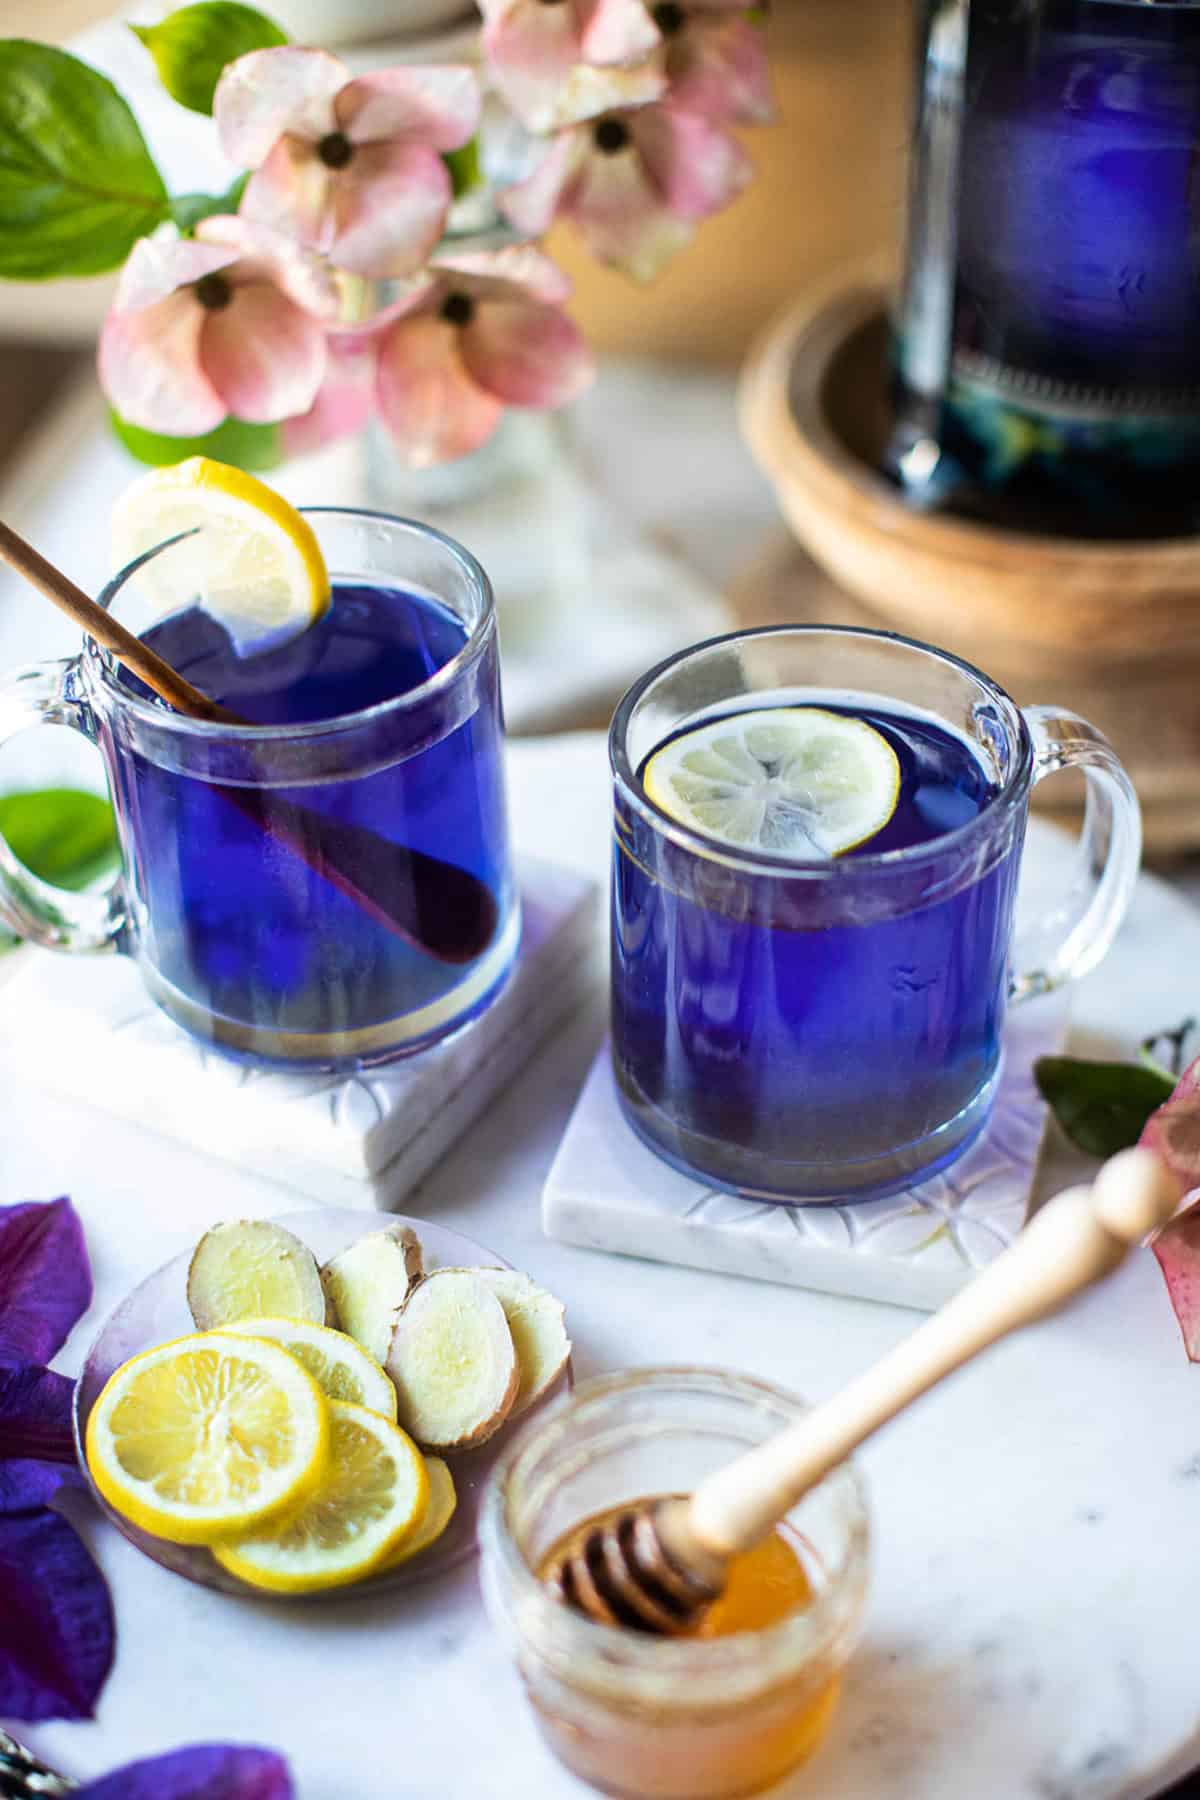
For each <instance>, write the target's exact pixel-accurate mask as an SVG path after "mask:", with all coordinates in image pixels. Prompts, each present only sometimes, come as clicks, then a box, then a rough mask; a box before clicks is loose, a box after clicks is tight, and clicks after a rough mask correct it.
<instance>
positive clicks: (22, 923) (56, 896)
mask: <svg viewBox="0 0 1200 1800" xmlns="http://www.w3.org/2000/svg"><path fill="white" fill-rule="evenodd" d="M77 682H78V664H77V663H76V661H75V660H74V658H72V659H70V660H68V661H63V662H47V663H32V664H31V665H30V666H29V667H28V668H25V669H17V670H16V671H15V672H14V673H13V674H11V675H7V676H5V677H4V678H3V679H0V747H3V745H5V744H6V743H7V742H8V740H9V739H10V738H13V737H16V735H17V733H18V732H21V731H28V730H29V729H30V727H31V726H34V725H68V726H70V728H71V730H72V731H78V732H80V733H81V734H82V735H83V736H84V737H85V738H86V739H87V740H88V742H89V743H90V744H94V743H95V742H96V730H95V726H94V724H93V722H92V715H91V709H90V707H88V705H87V704H86V702H84V701H82V700H80V699H79V698H78V695H77V693H76V684H77ZM125 917H126V914H125V898H124V887H123V883H122V878H121V874H120V871H118V872H117V874H116V875H115V876H114V877H113V879H112V880H111V881H110V882H109V884H108V886H107V887H106V888H104V889H102V890H101V891H99V892H93V893H86V894H71V893H68V892H67V891H66V890H65V889H63V888H56V887H52V886H51V885H50V883H49V882H47V881H39V880H38V878H37V876H36V875H32V874H31V873H30V872H29V870H28V869H27V868H26V867H25V865H24V863H22V862H19V861H18V860H17V858H16V857H15V856H14V855H13V853H12V851H11V850H10V849H9V847H8V845H7V844H6V843H5V841H4V838H3V837H2V836H0V923H3V924H5V925H8V926H10V927H11V928H12V930H14V931H15V932H17V933H18V935H19V936H20V937H23V938H27V939H28V940H29V941H30V942H31V943H34V944H41V945H42V946H43V947H44V948H45V949H47V950H89V951H95V950H115V949H117V947H118V940H119V939H120V937H121V934H122V933H123V931H124V929H125Z"/></svg>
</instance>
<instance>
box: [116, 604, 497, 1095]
mask: <svg viewBox="0 0 1200 1800" xmlns="http://www.w3.org/2000/svg"><path fill="white" fill-rule="evenodd" d="M143 637H144V640H145V642H146V643H147V644H149V646H150V647H151V648H152V649H154V650H156V651H157V652H158V654H159V655H160V656H161V657H163V658H164V660H165V661H166V662H168V663H170V664H171V665H172V666H173V667H174V668H175V669H177V670H178V671H179V672H180V673H181V674H183V675H184V676H185V677H186V678H187V679H188V680H189V681H190V682H192V683H193V685H194V686H196V687H197V688H199V689H200V690H201V691H202V692H203V693H205V694H207V695H209V696H210V697H211V698H212V699H215V700H217V701H219V702H221V703H222V704H223V705H225V706H227V707H228V708H229V709H230V710H231V711H232V712H234V713H235V714H237V715H238V716H239V717H240V718H241V719H243V720H244V721H246V722H248V723H250V724H253V725H256V726H259V727H264V728H266V730H267V731H268V732H270V734H271V735H270V737H269V738H268V737H267V736H266V733H264V737H263V739H262V742H261V746H260V744H259V742H258V740H257V738H256V737H251V736H249V735H248V734H246V735H243V737H242V739H241V741H240V742H238V743H236V744H234V743H230V744H227V745H225V746H223V747H222V749H221V751H220V753H219V755H217V756H216V758H215V766H214V767H213V768H212V769H202V768H200V767H198V766H196V765H197V760H198V759H197V756H196V753H195V748H194V746H193V747H192V749H191V751H190V755H189V761H188V766H187V767H183V766H180V764H179V762H178V760H177V759H176V758H175V757H173V756H172V755H171V754H169V753H167V754H161V755H160V754H157V753H155V750H154V749H153V748H151V746H149V745H147V744H145V743H131V744H129V745H120V744H118V747H117V748H116V750H115V752H114V753H113V754H112V755H110V757H109V762H110V766H111V767H113V768H114V769H115V770H116V777H117V780H116V788H117V791H116V793H115V796H114V797H115V800H116V807H117V813H118V818H119V819H120V820H121V822H122V832H123V840H124V848H125V852H126V858H127V862H128V863H130V864H132V865H133V866H132V874H133V878H134V886H135V889H136V891H137V894H138V898H139V903H140V907H141V909H142V926H141V931H140V945H139V952H140V956H141V958H142V961H143V973H144V974H145V975H146V979H147V981H148V983H149V985H150V987H151V991H152V993H153V994H154V997H155V998H156V1000H157V1001H158V1002H159V1004H160V1005H161V1006H162V1007H163V1008H164V1010H165V1011H167V1012H169V1013H170V1014H171V1015H172V1016H173V1017H175V1018H176V1019H177V1020H178V1021H179V1022H180V1023H181V1024H183V1025H185V1026H186V1027H187V1028H188V1029H190V1030H192V1031H193V1032H195V1033H196V1034H198V1035H199V1036H201V1037H203V1038H210V1039H213V1040H215V1041H216V1042H217V1043H219V1044H221V1045H222V1046H223V1047H225V1048H227V1049H233V1050H237V1051H243V1052H249V1053H252V1054H254V1055H255V1056H259V1057H266V1058H271V1059H282V1060H287V1061H289V1062H293V1063H294V1062H305V1061H308V1062H313V1063H322V1064H329V1063H338V1062H342V1063H344V1062H346V1061H349V1060H360V1059H361V1060H365V1061H370V1060H373V1059H375V1058H377V1057H378V1056H379V1055H381V1054H383V1055H390V1054H395V1053H396V1052H397V1051H398V1050H411V1049H415V1048H417V1047H419V1046H420V1045H422V1044H424V1043H426V1042H428V1041H430V1040H431V1039H433V1038H435V1037H437V1036H439V1035H441V1034H442V1033H443V1032H444V1031H445V1030H446V1029H447V1028H448V1027H450V1026H452V1025H457V1024H460V1023H462V1022H463V1021H464V1020H465V1019H467V1018H470V1017H472V1016H473V1015H474V1014H475V1013H476V1012H478V1011H479V1010H480V1009H481V1008H482V1007H483V1006H484V1005H485V1004H486V1003H487V1001H488V1000H489V999H490V998H491V996H492V994H493V993H494V991H495V989H496V988H497V986H498V985H499V983H500V982H501V980H502V979H503V976H504V974H505V973H506V971H507V968H508V965H509V962H510V960H511V956H512V950H513V945H514V942H515V935H516V931H517V928H518V927H517V916H516V911H515V908H514V905H513V896H512V889H511V878H510V875H509V870H508V840H507V822H506V815H505V804H504V791H503V773H502V767H501V741H500V740H501V725H500V709H499V700H498V690H497V679H498V678H497V670H496V662H495V647H494V639H493V641H492V644H491V646H490V649H489V651H487V652H486V653H485V654H484V656H483V657H482V658H480V659H479V661H478V662H477V663H476V665H475V666H474V668H473V669H472V670H470V671H468V672H467V673H466V674H464V675H462V676H460V677H458V678H457V679H456V680H454V681H451V680H450V679H449V674H450V671H451V665H453V664H454V662H455V659H456V658H460V657H461V656H462V653H463V652H464V650H465V648H466V646H467V643H468V637H469V633H468V630H467V626H466V625H465V623H464V621H463V620H462V619H461V618H460V617H459V616H458V615H457V614H456V613H455V612H453V611H452V610H451V609H450V608H449V607H448V606H445V605H443V604H442V603H441V602H440V601H439V600H437V599H436V598H434V597H433V596H431V595H427V594H423V593H419V592H415V591H408V590H405V589H403V588H401V587H398V586H387V585H383V584H382V583H379V584H373V583H369V582H348V581H337V580H335V581H334V584H333V600H332V605H331V607H330V608H329V610H328V612H327V613H326V614H325V615H324V616H323V617H322V618H320V619H319V620H318V621H317V622H316V623H315V624H313V625H311V626H310V627H308V629H307V630H306V631H304V632H303V633H302V634H301V635H300V636H299V637H297V638H295V639H294V640H293V641H292V642H291V643H290V644H288V645H286V646H284V647H282V648H279V649H275V650H268V651H265V652H262V653H259V654H257V655H253V656H249V657H244V658H243V657H241V656H239V655H237V654H236V653H235V651H234V648H233V645H232V644H231V642H230V639H229V637H228V636H227V634H226V632H225V630H224V628H223V626H221V625H220V624H218V623H217V622H216V621H215V620H214V619H213V618H212V617H211V616H210V615H209V614H208V613H206V612H205V611H203V610H202V609H201V608H200V607H198V606H191V607H188V608H187V609H185V610H182V611H180V612H177V613H175V614H174V615H172V616H171V617H169V618H167V619H165V620H163V621H162V622H161V623H159V624H157V625H155V626H153V627H152V628H151V629H150V630H148V631H146V632H144V633H143ZM439 671H446V672H447V679H446V681H445V684H444V685H443V686H442V687H441V689H440V690H439V688H438V684H437V682H436V680H434V681H433V683H432V686H431V689H430V692H429V694H428V695H427V696H426V697H425V698H424V699H421V698H420V691H421V690H422V688H423V687H424V686H425V684H427V683H430V682H431V680H432V678H435V677H437V675H438V673H439ZM117 679H118V684H119V685H120V686H121V687H123V688H126V689H127V690H130V691H134V692H136V693H138V694H139V695H140V696H145V694H146V690H145V689H144V688H142V687H141V684H140V683H139V682H138V681H137V680H136V678H135V677H132V676H130V675H128V674H125V673H122V674H120V675H119V676H118V678H117ZM464 683H465V684H466V687H467V688H468V689H469V690H470V692H469V693H468V694H466V695H464ZM405 696H411V697H413V699H414V701H415V702H416V707H415V711H411V712H406V713H401V714H400V715H397V714H396V712H395V709H394V707H393V706H392V704H391V703H393V702H396V701H398V700H400V699H402V698H404V697H405ZM321 721H331V722H335V723H333V724H331V735H330V739H329V743H328V745H327V746H326V748H325V751H324V753H322V750H321V748H320V743H319V738H318V740H317V744H316V747H315V748H314V749H313V752H312V754H311V755H307V754H306V747H305V744H304V743H303V742H297V743H291V742H289V740H288V736H287V730H286V728H289V727H303V726H312V725H314V724H318V723H319V722H321ZM281 728H282V731H281ZM103 729H104V728H103V726H102V730H103ZM118 729H119V726H118ZM289 759H290V769H289ZM310 774H311V778H307V777H308V776H309V775H310ZM214 777H215V778H214Z"/></svg>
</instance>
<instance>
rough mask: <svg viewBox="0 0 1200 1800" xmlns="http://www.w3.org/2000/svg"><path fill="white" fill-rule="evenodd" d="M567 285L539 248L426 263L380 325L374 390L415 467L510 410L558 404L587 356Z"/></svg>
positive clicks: (470, 439)
mask: <svg viewBox="0 0 1200 1800" xmlns="http://www.w3.org/2000/svg"><path fill="white" fill-rule="evenodd" d="M570 291H571V284H570V282H569V280H568V279H567V277H566V276H565V275H564V274H563V272H562V270H561V269H559V268H557V267H556V266H555V264H554V263H552V262H551V261H550V259H549V258H548V257H546V256H543V255H542V254H541V252H540V251H537V250H532V249H528V248H525V247H512V248H509V249H506V250H498V251H478V252H473V253H468V252H464V253H462V254H461V255H457V256H447V257H443V258H439V260H438V261H437V262H435V263H431V264H430V266H429V268H428V269H427V270H426V272H425V274H424V276H423V277H422V278H420V279H419V280H418V281H417V282H416V283H415V284H414V286H413V288H412V289H411V291H410V292H409V293H408V294H407V295H405V296H403V297H402V298H401V299H400V300H399V301H397V302H396V303H395V304H394V305H393V306H391V307H389V308H388V310H387V312H386V313H385V314H384V315H382V317H381V321H380V325H379V328H378V362H377V367H376V377H375V391H376V398H377V400H378V404H379V411H380V414H381V416H382V418H383V420H384V423H385V424H386V425H387V427H388V430H389V431H390V432H391V435H392V437H393V438H394V440H395V442H396V444H397V446H398V447H399V449H400V450H401V452H402V454H403V455H405V457H406V458H407V460H408V461H409V462H410V463H411V464H413V466H415V467H426V466H428V465H429V464H431V463H438V462H449V461H450V460H451V459H453V458H455V457H459V456H466V455H468V454H469V453H470V452H471V451H472V450H477V449H478V448H479V446H480V445H481V444H484V443H486V441H487V439H488V438H489V437H491V435H492V433H493V432H494V431H495V429H496V427H497V426H498V425H499V423H500V420H501V418H502V416H503V413H504V409H505V407H506V406H523V407H532V408H536V409H542V408H547V407H554V406H562V405H563V404H565V402H566V401H568V400H571V399H573V398H574V396H575V395H576V394H578V393H579V392H581V390H582V389H583V388H584V387H586V386H587V384H588V382H589V381H590V380H591V378H592V359H591V355H590V353H589V351H588V349H587V346H586V344H585V343H584V341H583V338H582V337H581V335H580V333H579V331H578V330H577V329H576V327H575V326H574V325H573V324H572V322H571V320H570V319H569V318H568V317H567V316H566V314H565V313H564V312H563V311H562V310H561V309H562V305H563V302H564V301H565V300H566V299H567V296H568V295H569V293H570Z"/></svg>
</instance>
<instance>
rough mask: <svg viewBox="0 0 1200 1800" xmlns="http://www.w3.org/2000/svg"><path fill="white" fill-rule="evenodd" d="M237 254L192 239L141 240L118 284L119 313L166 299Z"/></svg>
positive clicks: (221, 265) (210, 272)
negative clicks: (177, 289)
mask: <svg viewBox="0 0 1200 1800" xmlns="http://www.w3.org/2000/svg"><path fill="white" fill-rule="evenodd" d="M235 255H236V252H235V251H233V250H230V249H228V248H222V247H221V246H219V245H217V244H198V243H195V242H194V241H193V240H191V239H190V238H175V237H161V238H160V237H144V238H139V239H138V241H137V243H136V244H135V245H134V246H133V249H132V250H131V251H130V252H129V255H128V257H127V258H126V261H125V267H124V268H123V269H122V270H121V278H120V280H119V282H118V283H117V298H116V308H117V311H118V312H132V311H135V310H137V309H140V308H141V307H144V306H154V305H155V304H156V303H157V302H158V301H159V300H165V299H166V297H167V295H168V294H173V293H174V292H175V290H176V288H181V287H186V286H187V285H188V284H189V283H191V282H193V281H199V280H200V278H201V277H202V276H204V275H211V274H212V273H213V271H214V270H216V269H224V268H227V267H228V266H229V264H230V263H231V262H233V260H234V257H235Z"/></svg>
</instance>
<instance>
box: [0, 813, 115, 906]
mask: <svg viewBox="0 0 1200 1800" xmlns="http://www.w3.org/2000/svg"><path fill="white" fill-rule="evenodd" d="M0 836H3V837H4V839H5V841H6V842H7V844H8V846H9V849H10V850H11V851H12V853H13V855H14V856H16V857H18V858H19V860H20V861H21V862H23V863H24V864H25V867H26V868H27V869H29V870H30V871H31V872H32V873H33V874H34V875H37V876H38V877H40V879H41V880H42V881H49V882H51V883H52V884H53V885H54V886H55V887H61V888H71V889H73V890H77V889H79V888H85V887H90V885H91V883H92V882H93V881H97V880H99V878H100V877H101V876H102V875H107V874H108V873H109V871H110V870H111V869H114V868H115V867H116V864H117V860H118V850H117V832H116V826H115V824H114V822H113V810H112V807H111V806H110V805H109V804H108V801H107V800H102V799H101V798H100V796H99V795H98V794H86V793H83V792H82V791H81V790H80V789H78V788H39V789H36V790H34V791H33V792H31V793H26V794H5V795H4V796H3V797H0Z"/></svg>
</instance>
